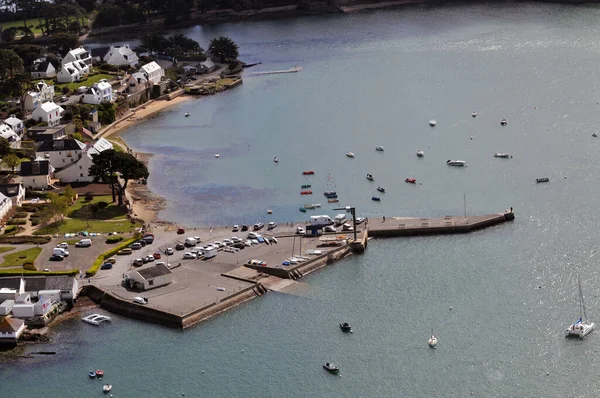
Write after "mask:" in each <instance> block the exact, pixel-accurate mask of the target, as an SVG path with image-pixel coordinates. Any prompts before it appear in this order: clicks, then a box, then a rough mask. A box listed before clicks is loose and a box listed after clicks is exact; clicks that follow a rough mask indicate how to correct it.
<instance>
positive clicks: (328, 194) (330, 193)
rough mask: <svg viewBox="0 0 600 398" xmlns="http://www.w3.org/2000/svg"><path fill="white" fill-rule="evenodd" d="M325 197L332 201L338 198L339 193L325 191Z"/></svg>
mask: <svg viewBox="0 0 600 398" xmlns="http://www.w3.org/2000/svg"><path fill="white" fill-rule="evenodd" d="M323 195H325V196H326V197H328V198H331V199H333V198H337V192H335V191H325V192H323Z"/></svg>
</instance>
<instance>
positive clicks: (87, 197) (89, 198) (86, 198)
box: [85, 192, 94, 202]
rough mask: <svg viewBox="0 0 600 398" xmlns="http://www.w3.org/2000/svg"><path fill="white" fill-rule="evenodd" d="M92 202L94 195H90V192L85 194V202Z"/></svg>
mask: <svg viewBox="0 0 600 398" xmlns="http://www.w3.org/2000/svg"><path fill="white" fill-rule="evenodd" d="M92 200H94V195H92V193H91V192H88V193H86V194H85V201H86V202H91V201H92Z"/></svg>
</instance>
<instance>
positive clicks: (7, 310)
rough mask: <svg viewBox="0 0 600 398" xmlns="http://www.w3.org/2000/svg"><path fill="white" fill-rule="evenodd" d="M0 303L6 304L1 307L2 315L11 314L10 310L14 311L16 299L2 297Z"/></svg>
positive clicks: (0, 314)
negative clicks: (3, 298)
mask: <svg viewBox="0 0 600 398" xmlns="http://www.w3.org/2000/svg"><path fill="white" fill-rule="evenodd" d="M0 304H4V305H3V306H1V307H0V316H6V315H8V314H10V312H11V311H12V307H13V305H15V301H14V300H4V301H3V300H2V299H0Z"/></svg>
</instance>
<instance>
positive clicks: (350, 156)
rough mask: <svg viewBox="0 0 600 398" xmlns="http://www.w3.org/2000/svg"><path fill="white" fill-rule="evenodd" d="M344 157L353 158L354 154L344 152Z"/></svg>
mask: <svg viewBox="0 0 600 398" xmlns="http://www.w3.org/2000/svg"><path fill="white" fill-rule="evenodd" d="M346 156H348V157H349V158H353V157H354V152H346Z"/></svg>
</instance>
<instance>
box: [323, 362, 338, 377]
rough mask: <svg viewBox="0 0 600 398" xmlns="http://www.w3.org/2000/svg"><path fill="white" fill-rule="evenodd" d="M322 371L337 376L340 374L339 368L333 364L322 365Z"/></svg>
mask: <svg viewBox="0 0 600 398" xmlns="http://www.w3.org/2000/svg"><path fill="white" fill-rule="evenodd" d="M323 369H325V370H326V371H328V372H329V373H333V374H338V373H340V368H338V367H337V366H336V365H335V364H333V363H329V362H327V363H326V364H325V365H323Z"/></svg>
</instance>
